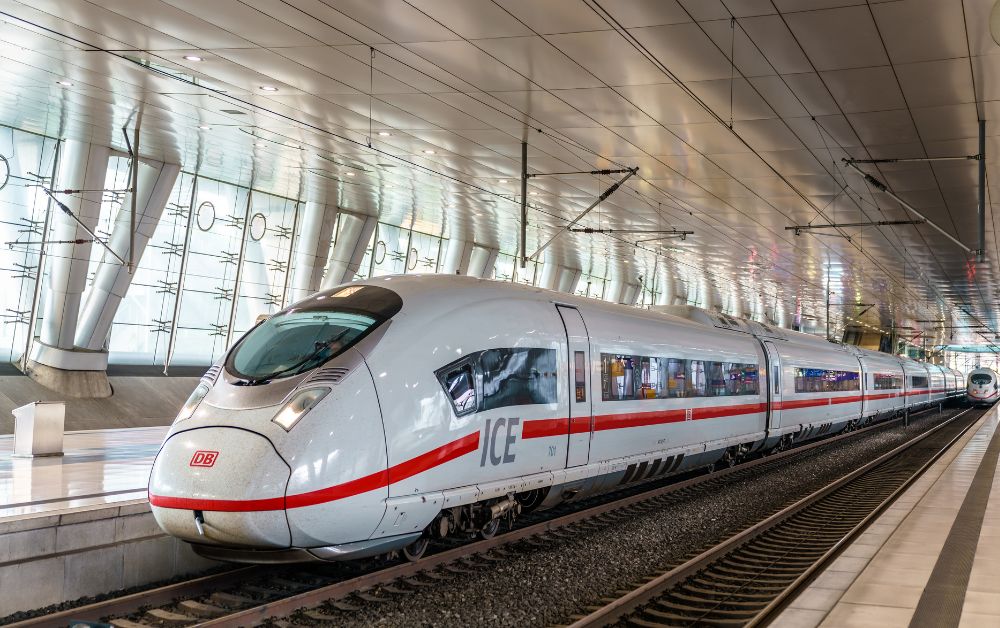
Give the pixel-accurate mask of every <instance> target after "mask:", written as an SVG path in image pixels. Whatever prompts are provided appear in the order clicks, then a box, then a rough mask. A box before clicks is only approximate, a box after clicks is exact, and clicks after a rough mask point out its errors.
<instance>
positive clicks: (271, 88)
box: [260, 85, 278, 92]
mask: <svg viewBox="0 0 1000 628" xmlns="http://www.w3.org/2000/svg"><path fill="white" fill-rule="evenodd" d="M260 89H262V90H264V91H265V92H276V91H278V88H277V87H275V86H274V85H261V86H260Z"/></svg>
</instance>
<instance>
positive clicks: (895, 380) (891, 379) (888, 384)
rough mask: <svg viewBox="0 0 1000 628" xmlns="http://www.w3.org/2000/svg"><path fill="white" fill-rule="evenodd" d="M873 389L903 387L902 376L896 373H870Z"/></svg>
mask: <svg viewBox="0 0 1000 628" xmlns="http://www.w3.org/2000/svg"><path fill="white" fill-rule="evenodd" d="M872 380H873V382H872V383H873V387H874V389H875V390H893V389H900V388H902V387H903V376H902V375H901V374H896V373H874V374H873V375H872Z"/></svg>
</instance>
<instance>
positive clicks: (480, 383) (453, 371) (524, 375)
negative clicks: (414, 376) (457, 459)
mask: <svg viewBox="0 0 1000 628" xmlns="http://www.w3.org/2000/svg"><path fill="white" fill-rule="evenodd" d="M436 375H437V377H438V381H439V382H441V386H442V387H443V388H444V390H445V392H446V393H447V394H448V397H449V399H450V400H451V403H452V406H453V407H454V409H455V414H456V415H458V416H462V415H465V414H469V413H471V412H476V411H481V410H492V409H494V408H503V407H506V406H521V405H530V404H540V403H556V402H557V401H558V389H557V382H558V377H557V375H558V373H557V369H556V351H555V349H535V348H516V349H488V350H486V351H477V352H475V353H471V354H469V355H467V356H465V357H463V358H461V359H460V360H456V361H455V362H452V363H451V364H449V365H447V366H445V367H444V368H441V369H438V371H437V372H436Z"/></svg>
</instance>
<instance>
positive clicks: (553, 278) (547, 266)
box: [538, 259, 559, 290]
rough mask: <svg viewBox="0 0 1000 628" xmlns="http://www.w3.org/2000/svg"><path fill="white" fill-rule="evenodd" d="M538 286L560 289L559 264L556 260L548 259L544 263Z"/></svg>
mask: <svg viewBox="0 0 1000 628" xmlns="http://www.w3.org/2000/svg"><path fill="white" fill-rule="evenodd" d="M538 287H539V288H545V289H546V290H558V289H559V264H556V263H555V261H554V260H552V259H547V260H545V263H544V264H542V276H541V277H540V278H539V279H538Z"/></svg>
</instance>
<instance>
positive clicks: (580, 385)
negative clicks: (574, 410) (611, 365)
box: [573, 351, 587, 403]
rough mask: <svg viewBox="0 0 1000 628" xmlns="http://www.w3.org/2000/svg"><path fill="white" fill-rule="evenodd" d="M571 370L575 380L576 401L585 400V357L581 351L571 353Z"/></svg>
mask: <svg viewBox="0 0 1000 628" xmlns="http://www.w3.org/2000/svg"><path fill="white" fill-rule="evenodd" d="M573 371H574V373H575V381H576V386H575V388H576V402H577V403H580V402H583V401H586V400H587V358H586V356H585V355H584V353H583V351H575V352H574V353H573Z"/></svg>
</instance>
